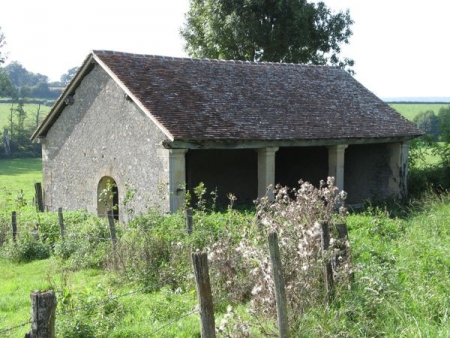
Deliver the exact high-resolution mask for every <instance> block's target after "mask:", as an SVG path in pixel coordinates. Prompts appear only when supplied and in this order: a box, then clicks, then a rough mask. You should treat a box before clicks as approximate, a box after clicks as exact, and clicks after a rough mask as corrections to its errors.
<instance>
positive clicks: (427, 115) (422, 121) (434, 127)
mask: <svg viewBox="0 0 450 338" xmlns="http://www.w3.org/2000/svg"><path fill="white" fill-rule="evenodd" d="M413 121H414V123H415V124H416V125H417V127H418V128H419V129H420V130H422V131H423V132H424V133H425V135H424V136H423V137H422V139H425V140H427V141H437V140H438V138H439V123H440V121H439V117H438V116H437V115H436V114H435V113H434V111H432V110H427V111H423V112H420V113H419V114H417V115H416V116H415V117H414V120H413Z"/></svg>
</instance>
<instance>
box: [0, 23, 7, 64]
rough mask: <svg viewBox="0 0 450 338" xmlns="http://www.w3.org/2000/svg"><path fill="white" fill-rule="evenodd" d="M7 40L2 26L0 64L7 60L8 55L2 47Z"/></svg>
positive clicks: (0, 32) (0, 33)
mask: <svg viewBox="0 0 450 338" xmlns="http://www.w3.org/2000/svg"><path fill="white" fill-rule="evenodd" d="M5 44H6V40H5V34H3V32H2V28H1V27H0V66H1V65H2V64H4V63H5V61H6V55H5V54H4V53H2V48H3V47H4V46H5Z"/></svg>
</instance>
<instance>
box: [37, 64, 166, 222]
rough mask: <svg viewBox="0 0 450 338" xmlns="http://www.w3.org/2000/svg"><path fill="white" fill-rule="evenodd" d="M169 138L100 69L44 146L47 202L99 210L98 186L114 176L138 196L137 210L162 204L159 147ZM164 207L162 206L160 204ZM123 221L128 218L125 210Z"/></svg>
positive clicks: (82, 86)
mask: <svg viewBox="0 0 450 338" xmlns="http://www.w3.org/2000/svg"><path fill="white" fill-rule="evenodd" d="M165 138H166V137H165V135H164V134H163V133H162V132H161V130H160V129H158V128H157V127H156V125H154V123H153V122H151V120H150V118H149V117H148V116H146V115H145V114H144V113H143V112H142V111H141V110H140V109H139V108H138V107H137V106H136V105H135V104H134V103H133V102H132V101H130V100H127V99H126V98H125V95H124V92H123V90H122V89H121V88H120V87H119V86H118V85H117V83H116V82H115V81H114V80H113V79H111V78H110V77H109V75H108V74H106V72H104V71H103V69H101V68H100V67H99V66H98V65H96V66H95V67H94V69H93V70H92V71H91V72H90V73H89V74H88V75H87V76H86V77H85V78H84V79H83V81H82V83H81V84H80V86H79V87H78V88H77V90H76V92H75V95H74V103H73V104H72V105H68V106H66V108H65V109H64V111H63V112H62V114H61V116H60V117H59V118H58V119H57V120H56V121H55V123H54V125H53V126H52V128H51V129H50V130H49V132H48V134H47V138H46V140H45V141H44V143H43V149H42V152H43V175H44V194H45V204H46V207H47V209H48V210H53V211H54V210H57V208H58V207H62V208H64V209H70V210H76V209H87V210H88V211H91V212H93V213H96V212H97V185H98V182H99V180H100V179H101V178H102V177H103V176H111V177H112V178H113V179H114V180H115V181H116V183H117V185H118V188H119V201H120V208H121V211H123V210H124V209H125V208H123V205H122V203H121V202H123V200H124V198H125V194H126V191H133V192H135V198H134V199H133V200H132V201H131V204H130V205H129V206H130V207H131V208H132V209H133V210H134V211H135V212H141V211H145V210H146V209H147V208H148V207H150V206H156V205H158V206H162V208H163V209H164V210H165V209H166V204H167V201H166V202H165V201H161V198H160V196H159V194H158V186H159V185H160V183H159V181H160V176H161V172H162V171H163V167H162V166H163V164H162V162H161V160H160V158H158V157H157V152H156V150H157V148H159V147H160V146H159V144H160V143H161V141H162V140H164V139H165ZM162 204H163V205H162ZM121 215H122V217H127V216H126V215H125V214H124V213H123V212H122V213H121Z"/></svg>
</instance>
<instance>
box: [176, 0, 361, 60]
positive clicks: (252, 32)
mask: <svg viewBox="0 0 450 338" xmlns="http://www.w3.org/2000/svg"><path fill="white" fill-rule="evenodd" d="M352 24H353V21H352V19H351V18H350V14H349V11H346V12H338V13H332V12H331V10H330V9H329V8H328V7H327V6H326V5H325V4H324V3H323V2H319V3H316V4H315V3H308V1H307V0H190V9H189V11H188V13H187V15H186V22H185V25H184V27H183V28H182V30H181V35H182V36H183V37H184V39H185V40H186V45H185V50H186V52H187V53H188V54H189V55H190V56H192V57H200V58H214V59H233V60H245V61H269V62H294V63H312V64H318V65H323V64H331V65H337V66H341V67H346V66H352V65H353V60H350V59H347V58H344V59H340V56H339V54H340V52H341V45H342V44H347V43H348V39H349V37H350V36H351V35H352V31H351V29H350V26H351V25H352Z"/></svg>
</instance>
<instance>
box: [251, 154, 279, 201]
mask: <svg viewBox="0 0 450 338" xmlns="http://www.w3.org/2000/svg"><path fill="white" fill-rule="evenodd" d="M256 151H257V152H258V197H264V196H265V195H266V194H267V196H268V197H269V199H271V200H273V192H272V189H267V188H268V187H269V185H272V188H274V185H275V153H276V152H277V151H278V147H267V148H262V149H257V150H256Z"/></svg>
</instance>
